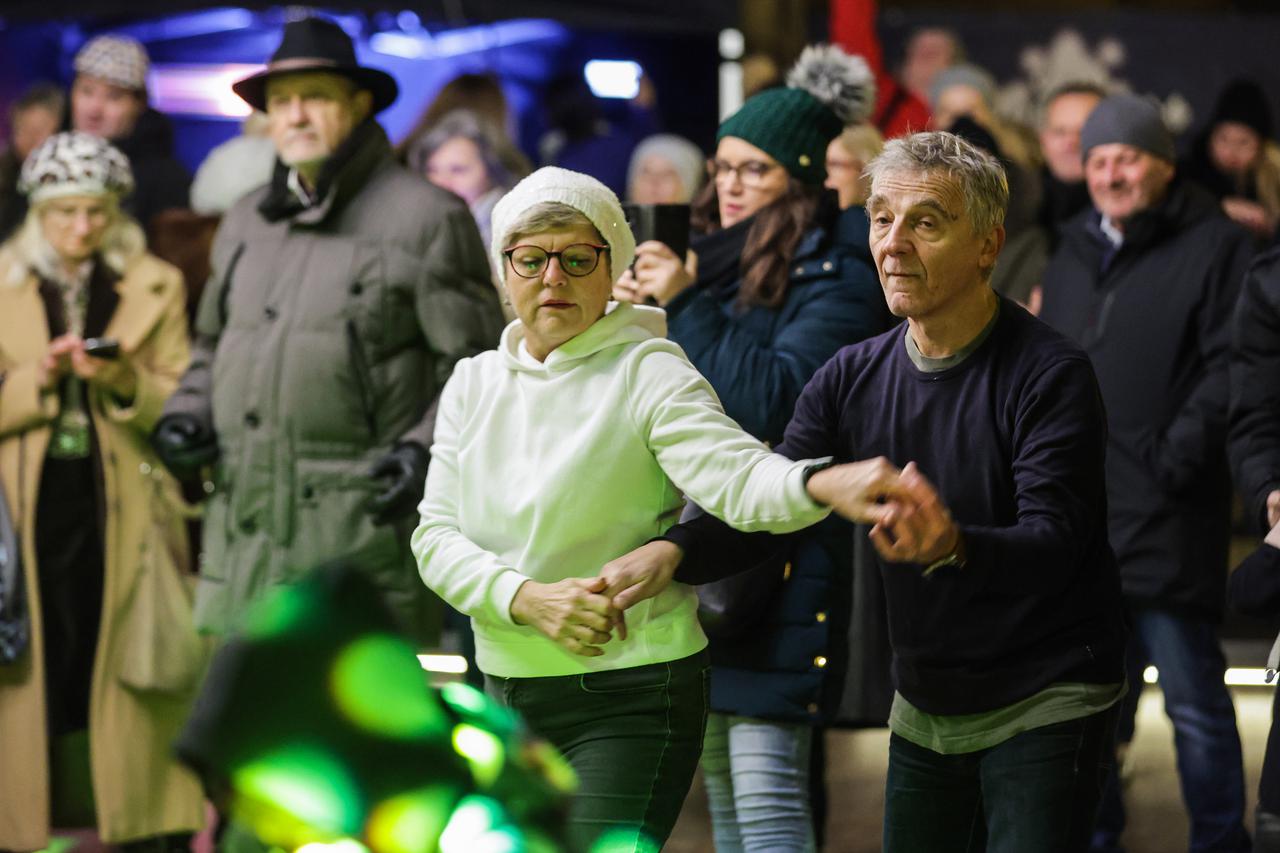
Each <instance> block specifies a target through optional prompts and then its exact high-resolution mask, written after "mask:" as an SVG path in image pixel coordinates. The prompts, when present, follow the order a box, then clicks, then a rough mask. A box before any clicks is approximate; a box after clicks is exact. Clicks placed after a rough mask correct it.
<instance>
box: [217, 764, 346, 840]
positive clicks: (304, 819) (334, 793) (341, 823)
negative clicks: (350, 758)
mask: <svg viewBox="0 0 1280 853" xmlns="http://www.w3.org/2000/svg"><path fill="white" fill-rule="evenodd" d="M232 786H233V787H234V789H235V791H236V793H237V795H239V796H240V797H242V798H245V799H247V800H249V801H250V803H251V804H252V806H253V807H252V811H254V812H255V813H262V811H263V808H262V807H264V806H265V807H272V808H274V809H275V810H278V811H279V812H282V813H284V814H286V815H289V816H290V817H292V818H294V819H296V820H297V821H300V822H301V823H303V824H306V825H307V826H310V827H313V828H314V829H317V830H320V831H323V832H327V833H329V834H332V835H351V834H355V833H357V832H359V830H360V828H361V827H360V818H361V813H362V809H361V804H360V795H359V792H358V791H357V789H356V786H355V783H354V782H353V781H352V780H351V778H350V776H349V775H348V773H347V770H346V768H345V767H343V765H342V764H341V762H339V761H338V760H337V759H336V758H335V757H334V756H332V755H330V754H329V753H328V752H325V751H324V750H322V749H319V748H317V747H313V746H308V745H305V744H285V745H284V746H281V747H279V748H277V749H275V750H274V751H272V752H269V753H267V754H266V755H264V756H263V757H262V758H260V759H258V760H256V761H253V762H251V763H249V764H246V765H244V766H243V767H240V768H239V769H237V770H236V771H235V772H234V773H233V774H232ZM254 828H255V830H257V829H259V828H258V827H257V826H255V827H254ZM259 835H263V836H264V840H267V841H272V839H269V838H266V837H265V834H264V833H263V832H261V831H259Z"/></svg>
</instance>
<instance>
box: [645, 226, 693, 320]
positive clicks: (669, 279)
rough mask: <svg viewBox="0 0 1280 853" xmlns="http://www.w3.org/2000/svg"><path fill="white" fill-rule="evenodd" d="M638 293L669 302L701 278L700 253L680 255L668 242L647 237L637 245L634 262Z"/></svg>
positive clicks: (659, 301) (665, 302)
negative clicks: (699, 273) (682, 256)
mask: <svg viewBox="0 0 1280 853" xmlns="http://www.w3.org/2000/svg"><path fill="white" fill-rule="evenodd" d="M633 268H634V270H635V280H636V285H637V288H636V290H637V292H638V293H639V294H640V296H641V299H647V298H652V299H653V300H655V301H656V302H657V303H658V304H659V305H666V304H667V303H668V302H670V301H671V300H672V299H675V298H676V297H677V296H679V295H680V294H681V293H682V292H684V291H685V290H686V289H687V288H689V287H690V286H692V285H693V282H694V280H695V279H696V278H697V277H698V256H697V255H695V254H694V253H693V252H690V253H689V255H688V257H687V258H679V257H677V256H676V253H675V252H673V251H671V247H670V246H668V245H667V244H666V243H660V242H658V241H657V240H646V241H645V242H643V243H641V244H640V245H639V246H637V247H636V262H635V265H634V267H633Z"/></svg>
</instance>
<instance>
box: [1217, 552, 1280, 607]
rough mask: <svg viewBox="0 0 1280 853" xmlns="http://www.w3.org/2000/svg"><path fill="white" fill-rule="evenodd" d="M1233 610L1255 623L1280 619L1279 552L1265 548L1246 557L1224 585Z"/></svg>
mask: <svg viewBox="0 0 1280 853" xmlns="http://www.w3.org/2000/svg"><path fill="white" fill-rule="evenodd" d="M1227 600H1228V601H1230V602H1231V607H1232V609H1233V610H1235V611H1237V612H1239V613H1243V614H1245V615H1246V616H1253V617H1255V618H1258V619H1269V620H1275V619H1276V618H1277V616H1280V549H1276V548H1273V547H1271V546H1270V545H1267V544H1265V543H1264V544H1262V545H1260V546H1258V549H1257V550H1256V551H1254V552H1253V553H1252V554H1250V555H1249V556H1248V557H1245V559H1244V562H1242V563H1241V564H1240V565H1239V566H1238V567H1237V568H1236V570H1235V571H1234V572H1232V573H1231V580H1230V581H1229V582H1228V584H1227Z"/></svg>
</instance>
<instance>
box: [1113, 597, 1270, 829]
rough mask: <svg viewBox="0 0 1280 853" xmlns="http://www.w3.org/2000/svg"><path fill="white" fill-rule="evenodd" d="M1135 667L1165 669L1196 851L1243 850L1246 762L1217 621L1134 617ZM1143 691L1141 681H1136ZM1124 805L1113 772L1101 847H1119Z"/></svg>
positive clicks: (1149, 613)
mask: <svg viewBox="0 0 1280 853" xmlns="http://www.w3.org/2000/svg"><path fill="white" fill-rule="evenodd" d="M1130 618H1131V619H1132V620H1133V633H1132V634H1131V636H1130V639H1129V651H1128V653H1129V655H1130V661H1129V665H1128V668H1129V670H1130V671H1131V672H1133V671H1137V672H1141V671H1142V669H1143V668H1145V667H1146V665H1147V664H1154V665H1155V667H1156V669H1158V670H1159V671H1160V689H1161V690H1162V691H1163V692H1164V710H1165V713H1166V714H1168V715H1169V720H1170V721H1171V722H1172V723H1173V742H1174V746H1175V748H1176V749H1177V752H1178V779H1179V781H1180V782H1181V783H1182V799H1183V801H1184V802H1185V803H1186V806H1187V812H1188V814H1189V816H1190V818H1191V845H1190V850H1191V851H1192V853H1209V851H1216V852H1218V853H1240V852H1241V851H1247V850H1249V849H1250V843H1249V835H1248V833H1247V832H1246V831H1245V828H1244V807H1245V796H1244V762H1243V760H1242V759H1241V756H1240V733H1239V732H1238V731H1237V730H1236V711H1235V707H1234V706H1233V705H1232V703H1231V693H1230V692H1229V691H1228V690H1227V688H1226V685H1224V684H1223V683H1222V675H1223V673H1224V672H1225V671H1226V668H1227V663H1226V660H1225V659H1224V658H1223V656H1222V648H1221V647H1220V646H1219V645H1218V631H1217V628H1216V627H1215V626H1214V624H1213V623H1212V622H1209V621H1208V620H1203V619H1193V618H1190V617H1187V616H1183V615H1180V614H1175V613H1170V612H1168V611H1165V610H1157V609H1151V608H1143V609H1137V608H1135V609H1134V610H1133V612H1132V613H1131V614H1130ZM1131 687H1132V688H1133V689H1135V690H1136V689H1141V684H1136V685H1131ZM1124 824H1125V815H1124V803H1123V801H1122V799H1121V796H1120V784H1119V780H1118V779H1117V778H1116V777H1115V774H1114V773H1113V774H1112V778H1110V779H1108V781H1107V787H1106V790H1105V791H1104V793H1103V799H1102V805H1101V807H1100V808H1099V810H1098V826H1097V831H1096V832H1095V833H1094V838H1093V849H1094V850H1095V851H1099V853H1102V851H1107V853H1110V851H1117V850H1120V849H1121V848H1120V846H1119V841H1120V834H1121V833H1122V832H1123V831H1124Z"/></svg>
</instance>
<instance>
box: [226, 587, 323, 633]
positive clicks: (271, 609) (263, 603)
mask: <svg viewBox="0 0 1280 853" xmlns="http://www.w3.org/2000/svg"><path fill="white" fill-rule="evenodd" d="M310 598H311V596H309V595H308V594H307V593H306V592H305V591H304V590H303V589H301V588H299V587H292V586H288V587H280V588H279V589H275V590H272V591H271V592H268V593H267V594H266V595H264V596H263V597H262V598H261V599H260V600H259V601H258V602H257V603H255V604H254V606H253V607H251V608H249V611H248V613H247V614H246V615H245V618H244V633H245V635H246V636H248V637H252V638H255V639H266V638H268V637H276V636H279V635H281V634H284V633H285V632H287V631H290V630H293V629H294V628H296V627H297V626H299V625H301V624H303V623H304V622H306V620H307V616H308V614H309V613H311V612H312V611H313V610H314V609H315V608H314V602H312V601H310V600H309V599H310Z"/></svg>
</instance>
